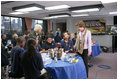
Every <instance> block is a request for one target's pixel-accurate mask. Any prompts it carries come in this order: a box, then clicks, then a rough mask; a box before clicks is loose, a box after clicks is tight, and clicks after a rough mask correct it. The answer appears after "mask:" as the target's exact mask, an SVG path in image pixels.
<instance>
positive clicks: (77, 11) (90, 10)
mask: <svg viewBox="0 0 118 80" xmlns="http://www.w3.org/2000/svg"><path fill="white" fill-rule="evenodd" d="M93 11H99V9H98V8H92V9H84V10H75V11H72V12H75V13H80V12H93Z"/></svg>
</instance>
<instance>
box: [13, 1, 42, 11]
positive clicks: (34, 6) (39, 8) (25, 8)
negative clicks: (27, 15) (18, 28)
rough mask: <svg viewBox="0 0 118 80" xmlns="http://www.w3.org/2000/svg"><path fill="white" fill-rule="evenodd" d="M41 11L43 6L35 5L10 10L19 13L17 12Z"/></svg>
mask: <svg viewBox="0 0 118 80" xmlns="http://www.w3.org/2000/svg"><path fill="white" fill-rule="evenodd" d="M43 9H44V6H42V5H39V4H35V3H34V4H28V5H23V6H17V7H13V8H12V10H14V11H19V12H26V11H36V10H43Z"/></svg>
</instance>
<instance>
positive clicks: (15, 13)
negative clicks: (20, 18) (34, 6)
mask: <svg viewBox="0 0 118 80" xmlns="http://www.w3.org/2000/svg"><path fill="white" fill-rule="evenodd" d="M26 13H28V12H12V13H9V14H14V15H18V14H26Z"/></svg>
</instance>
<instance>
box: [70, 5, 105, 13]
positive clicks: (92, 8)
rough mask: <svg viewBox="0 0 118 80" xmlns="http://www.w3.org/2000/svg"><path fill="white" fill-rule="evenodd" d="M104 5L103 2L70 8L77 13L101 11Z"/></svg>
mask: <svg viewBox="0 0 118 80" xmlns="http://www.w3.org/2000/svg"><path fill="white" fill-rule="evenodd" d="M103 7H104V6H103V4H96V5H87V6H78V7H71V8H69V11H71V12H75V13H82V12H93V11H99V10H100V9H101V8H103Z"/></svg>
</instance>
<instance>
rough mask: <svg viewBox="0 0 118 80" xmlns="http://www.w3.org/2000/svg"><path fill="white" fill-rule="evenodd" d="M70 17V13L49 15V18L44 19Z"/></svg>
mask: <svg viewBox="0 0 118 80" xmlns="http://www.w3.org/2000/svg"><path fill="white" fill-rule="evenodd" d="M69 16H71V15H70V14H68V13H60V14H49V16H48V17H44V18H43V19H54V18H60V17H69Z"/></svg>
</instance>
